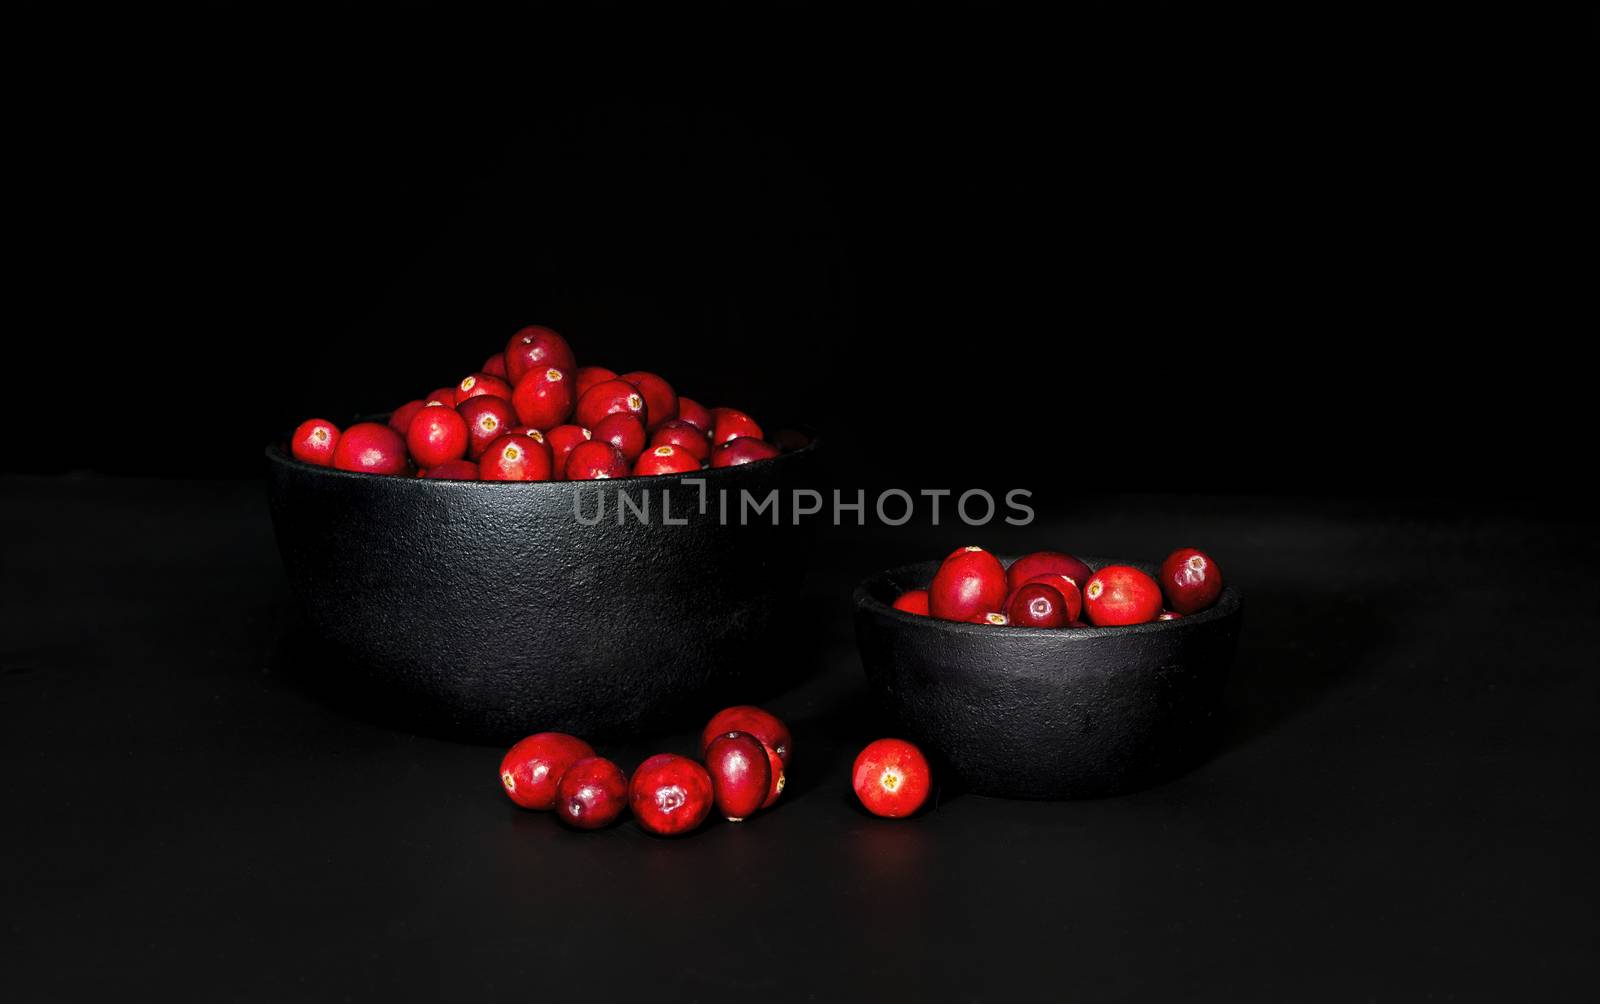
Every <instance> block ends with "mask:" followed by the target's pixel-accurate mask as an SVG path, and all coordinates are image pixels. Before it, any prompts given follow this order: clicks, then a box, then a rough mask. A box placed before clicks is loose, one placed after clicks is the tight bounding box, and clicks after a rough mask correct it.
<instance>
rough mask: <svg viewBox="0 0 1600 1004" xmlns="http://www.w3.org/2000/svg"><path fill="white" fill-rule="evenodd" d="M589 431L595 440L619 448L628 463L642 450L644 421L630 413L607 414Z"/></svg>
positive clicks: (637, 456) (635, 458)
mask: <svg viewBox="0 0 1600 1004" xmlns="http://www.w3.org/2000/svg"><path fill="white" fill-rule="evenodd" d="M589 432H590V435H591V436H592V437H593V438H594V440H595V441H596V442H599V443H610V444H611V445H612V446H615V447H616V448H617V449H619V450H621V451H622V457H623V459H624V460H626V461H627V462H628V463H630V464H631V463H633V462H634V461H635V460H638V459H639V454H641V453H643V452H644V441H645V435H644V423H643V422H641V421H639V420H638V419H637V418H634V417H633V416H632V415H627V414H624V413H622V412H616V413H614V414H611V415H607V416H606V417H605V418H602V419H601V420H600V421H599V422H598V423H596V425H595V427H594V428H593V429H591V430H589Z"/></svg>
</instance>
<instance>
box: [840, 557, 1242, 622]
mask: <svg viewBox="0 0 1600 1004" xmlns="http://www.w3.org/2000/svg"><path fill="white" fill-rule="evenodd" d="M1029 553H1032V552H1029ZM1074 556H1075V557H1076V558H1077V559H1078V560H1079V561H1082V562H1083V563H1084V564H1086V565H1088V566H1089V567H1090V568H1091V569H1092V570H1094V571H1096V572H1098V571H1099V570H1100V569H1102V568H1105V567H1106V566H1107V565H1132V566H1133V567H1134V568H1137V569H1139V570H1140V571H1142V572H1144V573H1146V574H1147V575H1150V576H1151V577H1152V578H1158V576H1157V568H1156V566H1155V565H1153V564H1151V563H1150V562H1147V561H1128V560H1126V559H1122V558H1105V557H1100V556H1096V555H1085V554H1074ZM995 557H997V558H999V559H1000V560H1001V562H1002V563H1004V564H1005V565H1006V567H1007V568H1009V567H1010V566H1011V563H1012V562H1013V561H1016V560H1017V559H1018V558H1020V557H1023V555H1020V554H1017V555H1004V554H996V555H995ZM943 563H944V559H942V558H941V559H938V560H935V561H918V562H914V563H912V564H909V565H899V566H896V567H894V568H885V569H883V570H881V571H878V572H875V573H873V574H872V575H869V576H867V577H866V578H864V579H862V580H861V581H860V582H859V583H857V585H856V588H855V593H854V595H853V605H854V607H855V609H856V610H857V611H858V612H861V611H870V612H872V613H874V614H877V615H879V616H886V617H888V618H889V619H890V620H891V621H898V622H899V623H901V624H903V625H905V626H906V627H909V628H913V629H922V630H927V631H942V632H945V633H947V634H951V635H957V636H962V635H964V636H968V637H971V636H976V635H982V636H984V637H987V638H994V637H996V636H997V635H996V632H1000V633H1001V634H1000V635H999V636H1000V637H1005V638H1038V639H1041V644H1050V645H1054V644H1068V645H1073V644H1088V643H1089V642H1091V641H1093V640H1095V639H1097V638H1120V637H1124V636H1127V635H1139V634H1154V633H1156V632H1159V631H1183V630H1187V629H1192V628H1197V627H1199V626H1200V625H1202V624H1209V623H1211V622H1213V621H1218V620H1222V619H1223V618H1226V617H1231V616H1234V615H1236V614H1237V613H1238V612H1239V610H1240V608H1241V606H1242V605H1243V602H1244V596H1243V594H1242V593H1241V592H1240V591H1239V589H1238V587H1236V586H1234V585H1233V584H1232V583H1225V584H1224V585H1223V587H1222V595H1221V596H1218V597H1217V602H1215V603H1213V604H1212V605H1211V606H1209V607H1207V608H1206V609H1204V610H1202V611H1200V612H1199V613H1197V614H1185V615H1184V616H1182V617H1179V618H1178V619H1176V620H1170V621H1162V620H1154V621H1146V622H1144V623H1143V624H1122V625H1118V626H1116V627H1094V626H1093V625H1090V626H1087V627H1081V628H1034V627H1026V626H1024V625H1021V624H1005V625H995V624H973V623H970V622H968V621H949V620H944V619H943V618H939V617H933V616H930V615H924V614H913V613H907V612H906V611H904V610H896V609H895V608H894V607H892V606H890V605H889V604H887V603H885V602H883V601H882V600H880V599H878V598H877V597H875V596H874V595H872V594H873V592H874V590H875V588H876V587H879V586H882V585H886V584H889V583H892V582H907V581H912V582H922V583H929V582H932V581H933V574H934V572H936V571H938V569H939V566H940V565H941V564H943ZM1158 581H1159V579H1158ZM912 588H921V589H926V588H927V586H926V585H923V586H918V587H912Z"/></svg>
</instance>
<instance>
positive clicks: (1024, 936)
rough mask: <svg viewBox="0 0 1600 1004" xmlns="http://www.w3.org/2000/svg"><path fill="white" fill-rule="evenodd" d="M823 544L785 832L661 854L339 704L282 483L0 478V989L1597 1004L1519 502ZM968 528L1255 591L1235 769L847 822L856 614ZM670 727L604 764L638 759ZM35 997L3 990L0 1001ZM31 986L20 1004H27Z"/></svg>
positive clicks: (1585, 636)
mask: <svg viewBox="0 0 1600 1004" xmlns="http://www.w3.org/2000/svg"><path fill="white" fill-rule="evenodd" d="M1045 501H1046V499H1044V498H1043V497H1041V498H1040V499H1039V500H1038V502H1039V507H1040V511H1041V514H1042V515H1047V516H1048V517H1049V518H1048V519H1044V520H1041V522H1040V524H1038V525H1035V526H1034V527H1032V528H1029V529H1027V530H1014V529H1011V528H1001V529H995V530H985V531H983V532H982V533H981V534H979V533H978V532H977V531H971V530H968V529H966V528H964V527H961V526H959V525H958V526H954V527H951V526H946V527H941V528H937V529H934V528H927V527H924V528H922V529H920V530H919V529H911V528H904V529H900V530H884V529H878V530H855V529H845V530H839V531H834V532H827V533H824V536H823V542H822V544H821V545H820V547H819V551H818V555H817V567H816V569H815V572H814V575H813V577H812V580H813V585H812V586H811V588H810V589H809V591H808V602H810V603H811V604H813V605H814V607H815V616H816V620H817V629H818V631H819V632H820V633H821V635H822V637H823V651H824V655H823V657H822V658H821V659H820V661H819V664H818V665H817V666H816V667H815V668H816V672H815V675H814V676H813V677H812V678H810V679H809V680H808V681H806V682H804V683H802V684H800V685H799V686H796V687H794V688H792V689H789V690H788V691H786V692H783V693H780V694H777V695H774V696H772V697H771V699H770V700H769V701H768V702H767V703H768V705H769V706H770V707H771V708H773V710H775V711H777V712H778V713H779V714H780V715H782V716H784V717H785V718H786V719H787V720H789V722H790V723H791V724H792V726H793V729H794V734H795V747H796V757H797V760H796V763H795V765H794V770H793V777H792V785H791V788H790V790H789V792H788V793H787V795H786V797H785V800H784V801H783V802H782V803H781V804H780V805H779V806H778V807H777V808H776V809H774V810H773V811H770V812H769V813H767V814H765V815H762V816H760V817H757V818H756V819H754V820H751V821H749V822H746V823H744V824H741V825H737V826H735V825H729V824H722V825H711V826H709V827H708V828H706V829H705V830H704V831H702V832H701V833H699V834H697V835H695V836H693V837H690V838H687V839H682V840H676V841H663V840H657V839H653V838H650V837H647V836H645V835H644V834H642V833H641V832H640V831H639V830H638V829H636V828H635V827H634V826H633V825H632V824H631V823H625V824H624V825H621V826H618V827H616V828H613V829H611V830H608V831H605V832H602V833H599V834H578V833H573V832H570V831H568V830H566V829H563V828H562V827H561V826H560V825H558V824H557V823H556V822H555V821H554V820H553V819H551V818H549V817H548V816H545V815H538V814H531V813H525V812H520V811H518V810H516V809H515V808H513V807H512V806H511V805H510V804H509V803H508V802H507V801H506V800H505V798H504V797H503V796H502V795H501V794H500V793H499V791H498V790H497V787H496V777H495V774H496V768H497V766H498V763H499V757H500V753H501V751H500V750H498V749H492V748H487V747H477V746H470V745H461V744H456V743H450V742H443V741H438V740H434V739H429V738H424V737H419V736H414V735H408V734H404V733H400V732H394V731H390V730H387V729H385V728H383V727H381V726H380V725H377V724H373V723H371V722H368V721H365V720H363V719H362V718H361V717H359V716H358V715H353V714H351V713H350V712H349V711H348V710H336V709H335V708H332V707H329V706H327V705H325V704H324V703H322V702H320V701H319V700H318V699H317V696H316V693H315V688H314V686H311V685H309V684H308V682H307V681H308V679H309V678H310V677H312V676H314V674H315V671H316V667H315V666H312V667H309V668H308V667H306V666H304V665H300V663H301V662H303V661H304V659H305V657H304V655H303V652H304V651H305V646H304V645H303V644H298V643H296V642H295V641H294V639H295V637H296V636H297V635H298V634H299V632H300V631H301V629H300V628H299V627H298V625H299V621H298V615H297V613H296V611H295V608H294V605H293V601H292V598H291V597H290V596H289V595H288V593H287V589H286V586H285V584H284V580H283V576H282V573H281V571H280V569H279V566H278V563H277V556H276V553H275V551H274V545H273V541H272V531H271V527H270V524H269V521H268V518H267V512H266V506H265V501H264V497H263V492H262V489H261V486H260V485H258V484H254V483H230V482H221V483H206V482H191V483H177V482H151V481H135V480H96V479H59V480H17V479H13V480H7V481H0V512H3V513H4V519H5V531H6V532H5V542H4V557H3V566H0V569H3V573H4V575H3V579H4V581H3V587H0V588H3V594H0V597H3V611H4V612H3V617H4V621H3V627H4V636H3V640H0V660H3V676H0V680H3V689H0V715H3V717H0V744H3V751H4V769H3V770H0V805H3V806H4V813H3V814H4V818H5V822H4V824H3V829H0V832H3V834H4V837H3V852H4V853H3V854H0V887H3V890H4V892H3V903H4V906H3V913H0V916H3V921H4V932H3V934H4V950H3V952H0V955H3V956H4V959H5V962H4V967H3V969H4V985H5V987H6V996H7V997H8V998H9V999H13V1000H15V999H29V1000H60V999H76V998H83V997H87V996H89V995H90V994H95V995H102V994H111V993H115V994H118V995H119V996H126V995H134V996H143V995H145V994H148V993H151V992H154V991H158V990H166V991H169V992H172V993H175V994H177V995H179V996H192V997H203V998H205V999H259V1000H283V999H292V998H295V997H300V996H307V997H312V998H319V999H320V998H340V999H360V998H368V997H375V996H378V995H383V996H393V995H398V996H402V997H405V996H420V997H428V998H450V999H470V998H472V997H478V996H487V995H490V994H494V995H497V996H499V995H504V996H513V995H516V996H526V997H528V998H531V999H541V998H545V997H550V998H561V999H610V998H612V997H621V996H627V997H631V998H635V999H652V1000H655V999H659V1000H670V999H679V998H683V999H701V1000H711V999H728V998H730V997H732V996H733V995H736V994H747V995H750V996H751V999H780V1000H782V999H831V998H843V999H856V998H861V997H866V996H868V995H884V994H889V995H893V996H894V999H901V998H904V999H941V1000H942V999H998V998H1002V997H1005V996H1008V995H1013V994H1018V993H1021V992H1024V991H1027V990H1033V991H1042V992H1043V993H1045V994H1046V995H1047V996H1048V997H1050V998H1055V999H1069V1000H1103V999H1160V1000H1173V999H1192V998H1199V999H1225V998H1227V999H1259V1000H1273V1001H1285V1000H1313V999H1314V1000H1323V999H1325V1000H1368V999H1372V1000H1416V999H1430V1000H1433V999H1437V1000H1467V999H1487V1000H1494V999H1498V1000H1508V999H1519V1000H1553V999H1572V998H1578V997H1580V996H1584V995H1585V994H1586V993H1587V992H1588V991H1591V990H1592V989H1593V986H1594V983H1595V978H1596V976H1597V972H1596V965H1595V961H1594V959H1595V955H1596V948H1597V947H1600V946H1597V944H1596V940H1597V939H1596V932H1597V928H1596V924H1595V897H1596V891H1597V890H1596V881H1595V879H1596V868H1595V853H1594V848H1595V846H1596V837H1597V835H1600V834H1597V832H1596V830H1597V827H1596V813H1595V810H1594V808H1593V805H1594V800H1595V798H1596V794H1597V789H1596V783H1595V782H1596V779H1597V778H1596V770H1595V767H1596V758H1595V752H1596V742H1595V740H1596V738H1597V736H1596V732H1597V730H1596V724H1595V723H1596V717H1595V715H1596V711H1597V707H1600V702H1597V700H1596V697H1597V691H1600V684H1597V673H1600V658H1597V652H1596V641H1595V640H1596V638H1597V637H1600V599H1597V597H1600V590H1597V588H1596V585H1595V581H1596V577H1597V574H1600V572H1597V570H1600V547H1597V545H1596V542H1595V541H1596V537H1595V532H1594V531H1595V526H1594V523H1593V522H1592V521H1590V520H1588V519H1586V518H1585V517H1583V516H1582V515H1571V516H1549V515H1542V516H1540V517H1537V518H1534V517H1530V516H1525V515H1517V514H1515V513H1514V512H1512V511H1510V510H1505V509H1500V508H1497V507H1495V506H1493V505H1479V506H1476V507H1475V508H1474V509H1473V510H1472V511H1471V512H1462V511H1460V510H1458V509H1452V508H1451V507H1449V506H1447V505H1443V504H1437V503H1427V502H1409V503H1405V504H1378V503H1371V502H1361V501H1350V500H1341V501H1325V500H1308V499H1278V500H1271V499H1259V498H1217V497H1207V498H1183V497H1177V496H1168V497H1135V498H1116V499H1107V498H1092V499H1088V498H1086V499H1078V500H1076V501H1073V502H1072V503H1071V504H1070V505H1067V506H1057V507H1054V508H1051V507H1048V506H1046V505H1045V504H1044V502H1045ZM969 537H975V538H976V539H977V542H980V543H984V544H986V545H988V546H990V547H992V548H993V549H996V550H1014V551H1018V550H1027V549H1029V548H1030V546H1060V547H1065V548H1069V549H1081V550H1083V551H1085V552H1092V553H1102V554H1120V555H1127V556H1129V557H1136V558H1148V559H1159V558H1160V557H1161V555H1162V554H1164V553H1165V551H1166V550H1167V549H1168V548H1169V547H1170V546H1173V545H1176V544H1180V543H1195V544H1198V545H1199V546H1202V547H1206V548H1207V549H1208V550H1210V551H1212V552H1213V553H1214V554H1215V555H1216V556H1217V557H1218V560H1219V561H1220V562H1221V564H1222V565H1223V567H1224V568H1225V569H1226V570H1227V572H1228V573H1229V579H1230V581H1232V582H1235V583H1237V584H1239V585H1240V586H1242V587H1243V589H1244V590H1245V593H1246V596H1247V604H1248V606H1247V611H1246V623H1245V630H1244V636H1243V642H1242V648H1241V651H1240V653H1239V658H1238V661H1237V664H1236V666H1235V671H1234V674H1233V677H1232V679H1231V682H1230V690H1229V697H1228V722H1227V732H1226V738H1225V741H1224V743H1223V746H1222V749H1221V750H1220V751H1219V752H1218V754H1217V755H1216V756H1215V757H1214V758H1213V759H1211V760H1210V761H1209V762H1208V763H1206V764H1205V765H1204V766H1202V767H1201V768H1199V769H1198V770H1196V771H1194V772H1193V773H1191V774H1189V775H1188V776H1186V777H1183V778H1181V779H1179V780H1176V781H1173V782H1171V783H1169V784H1166V785H1164V786H1162V787H1159V788H1156V789H1152V790H1149V791H1145V792H1142V793H1138V794H1134V795H1129V796H1125V797H1121V798H1114V799H1105V800H1098V801H1086V802H1075V803H1028V802H1011V801H1001V800H995V799H988V798H981V797H977V796H972V795H956V796H955V797H950V798H945V799H943V800H942V801H941V803H940V804H939V806H938V807H937V810H936V811H933V812H930V813H927V814H926V815H924V816H922V817H920V818H917V819H914V820H910V821H904V822H887V821H879V820H875V819H872V818H870V817H867V816H866V815H864V814H863V813H862V812H861V811H860V810H859V809H857V808H856V807H855V805H854V802H853V798H852V796H851V795H850V794H849V790H848V768H849V763H850V760H851V758H852V757H853V755H854V753H855V751H856V750H857V749H858V748H859V746H860V745H862V744H863V743H864V742H865V741H867V740H869V739H871V738H875V737H876V736H877V735H879V734H881V725H880V723H879V722H878V720H877V717H876V715H875V713H874V711H873V709H872V708H871V707H870V706H869V705H868V703H867V702H866V699H865V696H864V693H863V690H862V686H861V679H860V667H859V665H858V663H857V661H856V658H855V653H854V645H853V641H852V638H851V634H850V630H851V629H850V621H849V611H848V595H849V588H850V586H851V585H852V584H853V583H854V581H855V580H856V579H858V578H859V577H861V576H862V575H864V574H866V573H868V572H870V571H872V570H874V569H876V568H878V567H882V566H885V565H888V564H891V563H903V562H908V561H915V560H924V559H927V558H930V557H937V556H938V555H940V554H943V553H944V552H946V551H948V550H949V549H950V548H951V547H953V546H955V545H957V544H962V543H968V542H969V540H968V538H969ZM691 744H692V739H691V736H690V735H688V734H679V735H670V736H663V737H657V738H655V739H652V740H649V741H643V742H639V743H635V744H631V745H627V746H612V747H606V746H602V748H601V752H602V753H606V754H608V755H612V756H614V757H616V758H617V759H618V760H619V761H620V762H621V763H622V765H623V767H624V769H631V768H632V766H633V765H634V764H636V763H637V762H638V761H639V760H640V759H641V758H642V757H643V756H645V755H647V754H649V753H652V752H656V751H659V750H673V751H679V752H691V751H692V750H691ZM18 992H20V993H19V994H18ZM13 994H18V996H13Z"/></svg>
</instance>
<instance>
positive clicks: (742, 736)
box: [705, 732, 782, 823]
mask: <svg viewBox="0 0 1600 1004" xmlns="http://www.w3.org/2000/svg"><path fill="white" fill-rule="evenodd" d="M705 755H706V771H707V772H708V773H709V774H710V775H711V785H712V791H713V798H714V800H715V802H716V806H717V811H718V812H720V813H722V816H723V818H724V819H726V820H728V822H730V823H737V822H740V821H742V820H744V819H745V818H746V817H748V816H751V815H754V814H755V812H756V810H758V809H760V808H761V806H762V805H764V804H766V801H767V796H768V795H769V794H771V793H772V763H771V761H770V760H768V759H767V747H766V745H765V744H764V743H762V741H761V740H759V739H757V738H756V737H755V736H753V735H751V734H750V733H748V732H728V733H725V734H723V735H720V736H718V737H717V738H715V739H713V740H711V745H710V746H707V747H706V754H705ZM779 762H780V763H781V762H782V761H781V760H780V761H779Z"/></svg>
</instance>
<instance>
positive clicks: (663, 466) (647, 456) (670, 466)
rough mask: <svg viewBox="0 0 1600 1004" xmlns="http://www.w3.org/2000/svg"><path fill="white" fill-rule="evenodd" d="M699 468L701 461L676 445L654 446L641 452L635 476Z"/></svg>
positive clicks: (636, 463)
mask: <svg viewBox="0 0 1600 1004" xmlns="http://www.w3.org/2000/svg"><path fill="white" fill-rule="evenodd" d="M612 417H615V416H612ZM606 421H610V419H607V420H606ZM600 424H601V425H605V424H606V423H605V422H601V423H600ZM699 469H700V461H698V460H696V459H695V458H694V457H691V456H690V455H689V454H688V453H685V452H684V451H683V450H681V449H679V448H678V447H676V446H652V447H650V449H648V450H646V451H644V452H643V453H642V454H640V455H639V459H638V460H636V461H634V464H633V474H634V477H639V478H648V477H653V476H654V475H657V474H690V473H693V472H695V471H698V470H699Z"/></svg>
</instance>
